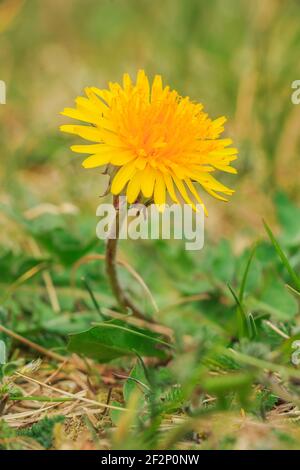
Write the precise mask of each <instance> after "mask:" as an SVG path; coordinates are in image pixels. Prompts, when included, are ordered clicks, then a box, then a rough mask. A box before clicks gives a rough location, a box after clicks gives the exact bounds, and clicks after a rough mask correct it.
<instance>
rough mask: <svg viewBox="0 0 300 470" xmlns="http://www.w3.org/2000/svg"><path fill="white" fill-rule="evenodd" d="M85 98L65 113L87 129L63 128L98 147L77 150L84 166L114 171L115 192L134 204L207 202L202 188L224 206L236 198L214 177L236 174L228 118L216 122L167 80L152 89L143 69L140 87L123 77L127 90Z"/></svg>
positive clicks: (90, 92) (113, 86)
mask: <svg viewBox="0 0 300 470" xmlns="http://www.w3.org/2000/svg"><path fill="white" fill-rule="evenodd" d="M85 93H86V97H78V98H77V99H76V108H75V109H73V108H66V109H65V110H64V111H63V112H62V114H63V115H65V116H68V117H70V118H74V119H77V120H79V121H82V122H83V123H85V124H80V125H72V124H68V125H63V126H61V130H62V131H63V132H68V133H71V134H75V135H78V136H80V137H82V138H83V139H85V140H87V141H90V142H91V143H90V144H88V145H74V146H72V147H71V149H72V150H73V151H74V152H78V153H83V154H88V155H89V156H88V157H87V158H86V159H85V160H84V161H83V166H84V167H85V168H96V167H103V166H105V167H107V166H108V167H109V173H110V175H111V183H110V191H111V193H112V194H113V195H120V194H124V195H126V197H127V201H128V203H129V204H131V203H134V202H136V201H141V200H143V201H147V200H148V201H154V203H155V204H157V205H160V206H161V205H164V204H165V203H166V198H167V195H168V196H169V197H170V198H171V200H172V201H174V202H175V203H182V202H185V203H187V204H190V205H192V206H193V208H195V204H196V203H200V204H203V202H202V199H201V198H200V195H199V189H200V187H202V188H203V189H204V190H205V191H206V192H207V193H209V194H210V195H212V196H213V197H215V198H217V199H220V200H223V201H226V200H227V196H230V195H231V194H232V193H233V190H232V189H229V188H227V187H226V186H224V185H223V184H222V183H220V182H219V181H217V180H216V179H215V178H214V176H213V173H214V172H215V171H216V170H221V171H224V172H228V173H236V169H235V168H233V167H232V166H231V162H232V161H234V160H235V159H236V158H237V149H236V148H233V147H232V146H231V145H232V140H231V139H228V138H220V136H221V134H222V133H223V131H224V123H225V122H226V118H225V117H219V118H218V119H215V120H212V119H210V118H209V117H208V115H207V114H206V113H205V112H204V110H203V106H202V104H198V103H194V102H192V101H191V100H190V98H189V97H185V98H183V97H181V96H180V95H179V94H178V93H177V92H176V91H175V90H171V89H170V88H169V86H165V87H164V86H163V84H162V78H161V76H160V75H156V76H155V77H154V80H153V82H152V85H150V84H149V80H148V78H147V76H146V74H145V72H144V71H143V70H140V71H139V72H138V74H137V79H136V83H135V84H134V83H132V81H131V78H130V77H129V75H128V74H124V76H123V85H122V86H121V85H120V84H118V83H109V88H108V89H99V88H95V87H90V88H86V89H85ZM86 124H88V125H86Z"/></svg>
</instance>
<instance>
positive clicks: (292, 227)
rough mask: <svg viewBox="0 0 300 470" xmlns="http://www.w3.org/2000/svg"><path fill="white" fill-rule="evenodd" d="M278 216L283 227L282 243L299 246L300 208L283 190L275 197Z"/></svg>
mask: <svg viewBox="0 0 300 470" xmlns="http://www.w3.org/2000/svg"><path fill="white" fill-rule="evenodd" d="M275 204H276V209H277V217H278V220H279V222H280V225H281V227H282V232H283V233H282V237H281V240H282V243H284V244H285V245H287V246H298V245H299V243H300V209H299V207H297V206H296V205H295V204H293V203H292V201H290V200H289V199H288V197H287V196H286V194H284V193H283V192H280V193H277V194H276V197H275Z"/></svg>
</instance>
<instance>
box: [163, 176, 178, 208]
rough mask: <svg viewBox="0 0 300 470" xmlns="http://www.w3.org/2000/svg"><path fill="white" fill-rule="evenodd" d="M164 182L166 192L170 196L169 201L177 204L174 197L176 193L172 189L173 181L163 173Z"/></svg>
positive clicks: (176, 198)
mask: <svg viewBox="0 0 300 470" xmlns="http://www.w3.org/2000/svg"><path fill="white" fill-rule="evenodd" d="M164 180H165V183H166V186H167V191H168V193H169V194H170V196H171V199H172V200H173V201H174V202H177V204H179V201H178V197H177V196H176V192H175V189H174V184H173V180H172V177H171V175H170V174H169V173H164Z"/></svg>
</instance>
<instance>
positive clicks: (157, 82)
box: [151, 75, 163, 103]
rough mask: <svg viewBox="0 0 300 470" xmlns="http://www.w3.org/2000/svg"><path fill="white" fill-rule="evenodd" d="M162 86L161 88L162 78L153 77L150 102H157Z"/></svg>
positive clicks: (158, 76)
mask: <svg viewBox="0 0 300 470" xmlns="http://www.w3.org/2000/svg"><path fill="white" fill-rule="evenodd" d="M162 90H163V86H162V78H161V76H160V75H155V77H154V80H153V84H152V88H151V102H152V103H153V102H154V101H157V100H159V98H160V96H161V94H162Z"/></svg>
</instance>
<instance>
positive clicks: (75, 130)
mask: <svg viewBox="0 0 300 470" xmlns="http://www.w3.org/2000/svg"><path fill="white" fill-rule="evenodd" d="M60 130H61V131H62V132H68V133H69V134H76V135H79V137H82V138H83V139H86V140H90V141H91V142H101V141H102V139H101V134H100V131H99V129H96V128H95V127H92V126H73V125H72V124H66V125H64V126H60Z"/></svg>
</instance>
